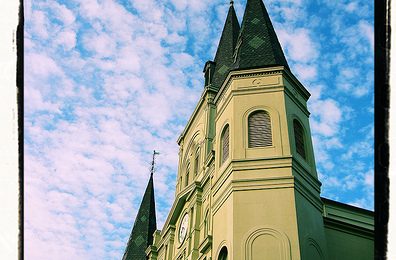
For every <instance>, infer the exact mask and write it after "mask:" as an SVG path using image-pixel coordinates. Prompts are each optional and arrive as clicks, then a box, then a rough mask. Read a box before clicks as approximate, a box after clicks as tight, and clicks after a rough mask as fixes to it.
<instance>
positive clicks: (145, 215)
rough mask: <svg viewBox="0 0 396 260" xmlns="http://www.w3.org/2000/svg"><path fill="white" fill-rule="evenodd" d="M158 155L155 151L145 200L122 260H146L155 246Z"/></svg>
mask: <svg viewBox="0 0 396 260" xmlns="http://www.w3.org/2000/svg"><path fill="white" fill-rule="evenodd" d="M157 154H159V153H157V152H156V151H154V153H153V161H152V164H151V169H150V179H149V182H148V184H147V188H146V191H145V192H144V195H143V200H142V203H141V204H140V208H139V211H138V214H137V216H136V219H135V223H134V225H133V228H132V232H131V235H130V237H129V240H128V244H127V247H126V249H125V253H124V256H123V257H122V260H146V252H145V251H146V249H147V247H148V246H149V245H152V244H153V234H154V232H155V230H156V229H157V221H156V217H155V200H154V183H153V173H154V166H155V155H157Z"/></svg>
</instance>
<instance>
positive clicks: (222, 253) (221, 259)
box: [219, 246, 228, 260]
mask: <svg viewBox="0 0 396 260" xmlns="http://www.w3.org/2000/svg"><path fill="white" fill-rule="evenodd" d="M227 255H228V251H227V247H225V246H224V247H223V248H222V249H221V251H220V254H219V260H227V259H228V258H227Z"/></svg>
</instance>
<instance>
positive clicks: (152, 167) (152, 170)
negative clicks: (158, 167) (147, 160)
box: [150, 150, 160, 176]
mask: <svg viewBox="0 0 396 260" xmlns="http://www.w3.org/2000/svg"><path fill="white" fill-rule="evenodd" d="M159 154H160V153H159V152H157V151H155V150H154V151H153V161H152V162H151V169H150V174H151V176H153V174H154V169H155V168H154V167H155V156H156V155H159Z"/></svg>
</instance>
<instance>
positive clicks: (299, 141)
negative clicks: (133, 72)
mask: <svg viewBox="0 0 396 260" xmlns="http://www.w3.org/2000/svg"><path fill="white" fill-rule="evenodd" d="M293 129H294V143H295V144H296V150H297V153H298V154H299V155H301V157H302V158H304V159H306V155H305V142H304V129H303V127H302V125H301V124H300V122H299V121H298V120H296V119H294V120H293Z"/></svg>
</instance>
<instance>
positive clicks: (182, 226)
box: [179, 214, 188, 243]
mask: <svg viewBox="0 0 396 260" xmlns="http://www.w3.org/2000/svg"><path fill="white" fill-rule="evenodd" d="M187 228H188V214H185V215H184V216H183V219H182V221H181V223H180V227H179V242H180V243H183V241H184V239H185V238H186V235H187Z"/></svg>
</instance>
